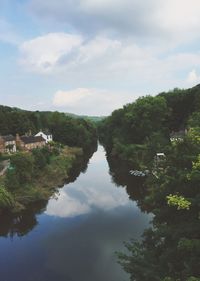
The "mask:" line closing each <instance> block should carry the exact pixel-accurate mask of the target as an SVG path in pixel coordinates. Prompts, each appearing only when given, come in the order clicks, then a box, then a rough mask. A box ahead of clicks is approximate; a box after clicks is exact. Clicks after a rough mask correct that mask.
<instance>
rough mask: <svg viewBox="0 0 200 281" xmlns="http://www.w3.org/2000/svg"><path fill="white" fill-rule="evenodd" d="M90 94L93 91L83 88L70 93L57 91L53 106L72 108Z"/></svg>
mask: <svg viewBox="0 0 200 281" xmlns="http://www.w3.org/2000/svg"><path fill="white" fill-rule="evenodd" d="M92 93H93V90H89V89H85V88H78V89H75V90H71V91H57V92H56V93H55V95H54V99H53V105H54V106H58V107H64V106H73V105H75V104H76V103H77V102H80V101H81V100H83V99H84V98H86V97H90V96H91V95H92ZM93 94H94V93H93Z"/></svg>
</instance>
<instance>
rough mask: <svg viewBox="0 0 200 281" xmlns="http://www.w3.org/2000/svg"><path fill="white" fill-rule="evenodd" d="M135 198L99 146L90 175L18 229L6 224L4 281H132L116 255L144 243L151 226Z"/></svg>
mask: <svg viewBox="0 0 200 281" xmlns="http://www.w3.org/2000/svg"><path fill="white" fill-rule="evenodd" d="M132 188H133V189H134V186H132ZM129 197H130V196H129V195H128V194H127V192H126V188H124V187H122V186H120V185H119V184H117V183H115V182H114V180H113V177H112V176H111V172H110V173H109V166H108V162H107V160H106V157H105V152H104V150H103V147H102V146H100V145H99V147H98V150H97V152H95V153H94V155H93V156H92V158H91V159H90V162H89V164H88V168H87V170H86V171H84V173H81V174H80V176H79V177H78V178H77V179H76V180H75V181H74V182H73V183H69V184H66V185H65V186H64V187H63V188H60V189H59V194H57V195H56V196H54V197H52V198H51V199H50V200H49V202H48V203H44V204H42V203H41V205H40V206H32V207H31V208H30V210H29V211H28V212H27V213H25V214H23V215H22V216H21V217H19V218H15V221H14V223H13V219H11V218H9V217H6V218H4V219H3V220H2V219H1V220H2V221H1V222H0V224H1V226H0V228H1V229H0V235H1V237H0V280H1V281H103V280H104V281H128V280H129V276H128V275H127V274H126V273H125V272H124V271H123V269H122V268H121V266H120V265H119V264H118V263H117V258H116V255H115V252H116V251H120V250H123V251H124V245H123V241H128V240H130V239H132V238H136V239H139V238H140V237H141V234H142V233H143V230H144V229H145V228H146V227H148V225H149V220H150V216H149V215H147V214H145V213H142V212H141V210H140V209H139V208H138V207H137V204H136V201H134V200H131V199H130V198H129ZM38 210H39V211H38ZM8 229H9V230H8Z"/></svg>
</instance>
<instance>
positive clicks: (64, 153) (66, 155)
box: [0, 146, 83, 213]
mask: <svg viewBox="0 0 200 281" xmlns="http://www.w3.org/2000/svg"><path fill="white" fill-rule="evenodd" d="M81 158H83V149H82V148H75V147H67V146H63V147H62V148H59V149H55V148H54V150H50V149H49V148H47V147H45V148H42V149H34V150H33V151H32V152H18V153H17V154H15V155H12V156H11V159H10V163H11V164H10V169H8V170H7V172H6V174H5V175H4V176H3V177H1V178H0V213H1V212H5V211H11V212H12V213H18V212H20V211H22V210H24V209H26V208H27V207H28V206H29V204H30V203H34V202H38V201H42V200H48V199H49V198H50V197H51V196H52V195H53V194H54V193H55V192H56V190H57V188H58V187H61V186H63V185H64V183H65V182H66V181H67V179H68V177H69V173H70V171H71V169H73V167H74V165H76V163H77V161H80V159H81Z"/></svg>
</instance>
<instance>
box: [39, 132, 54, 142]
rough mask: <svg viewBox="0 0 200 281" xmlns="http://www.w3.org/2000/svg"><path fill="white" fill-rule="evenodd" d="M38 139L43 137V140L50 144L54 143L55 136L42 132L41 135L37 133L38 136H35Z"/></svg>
mask: <svg viewBox="0 0 200 281" xmlns="http://www.w3.org/2000/svg"><path fill="white" fill-rule="evenodd" d="M35 136H36V137H39V136H40V137H43V139H45V141H46V143H48V142H50V141H53V136H52V134H50V133H46V134H45V133H44V132H42V131H40V132H39V133H37V134H36V135H35Z"/></svg>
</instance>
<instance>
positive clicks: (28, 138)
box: [20, 136, 45, 144]
mask: <svg viewBox="0 0 200 281" xmlns="http://www.w3.org/2000/svg"><path fill="white" fill-rule="evenodd" d="M20 139H21V140H22V141H23V142H24V143H25V144H29V143H36V142H45V139H43V137H41V136H37V137H36V136H22V137H20Z"/></svg>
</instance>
